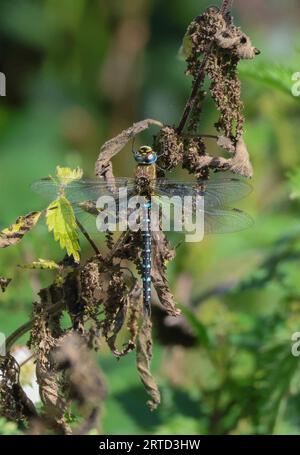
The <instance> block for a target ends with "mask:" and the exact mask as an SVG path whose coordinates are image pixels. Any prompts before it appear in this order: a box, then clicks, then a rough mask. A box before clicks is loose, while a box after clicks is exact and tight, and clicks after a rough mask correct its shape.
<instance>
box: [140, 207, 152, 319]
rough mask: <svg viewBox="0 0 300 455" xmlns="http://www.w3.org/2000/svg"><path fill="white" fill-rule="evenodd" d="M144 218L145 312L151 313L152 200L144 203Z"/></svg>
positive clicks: (143, 275) (143, 269)
mask: <svg viewBox="0 0 300 455" xmlns="http://www.w3.org/2000/svg"><path fill="white" fill-rule="evenodd" d="M144 208H145V210H144V213H145V215H144V220H143V223H142V225H143V230H142V239H143V242H142V243H143V244H142V279H143V304H144V312H145V313H147V314H148V315H150V313H151V251H152V239H151V202H150V201H149V202H147V203H145V204H144Z"/></svg>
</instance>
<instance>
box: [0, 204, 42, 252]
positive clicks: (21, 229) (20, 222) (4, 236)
mask: <svg viewBox="0 0 300 455" xmlns="http://www.w3.org/2000/svg"><path fill="white" fill-rule="evenodd" d="M40 216H41V212H31V213H29V214H28V215H25V216H20V217H19V218H18V219H17V220H16V222H15V223H14V224H12V225H11V226H10V227H9V228H6V229H3V231H1V232H0V248H6V247H8V246H11V245H15V244H16V243H18V242H19V241H20V240H21V239H22V238H23V237H24V235H25V234H27V232H29V231H30V230H31V229H33V228H34V226H35V225H36V224H37V222H38V220H39V218H40Z"/></svg>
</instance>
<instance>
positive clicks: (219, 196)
mask: <svg viewBox="0 0 300 455" xmlns="http://www.w3.org/2000/svg"><path fill="white" fill-rule="evenodd" d="M155 189H156V193H157V194H159V195H163V196H168V197H174V196H179V197H181V198H183V197H184V196H196V195H200V196H203V197H204V203H205V207H208V208H213V207H227V206H230V204H232V203H233V202H237V201H239V200H241V199H243V198H245V197H246V196H247V195H249V194H250V193H251V191H252V187H251V185H250V184H249V183H248V182H246V181H245V180H242V179H239V178H238V177H235V176H228V175H226V176H216V177H213V178H212V179H211V180H202V181H201V180H200V181H198V182H183V181H172V180H167V179H158V180H157V181H156V186H155Z"/></svg>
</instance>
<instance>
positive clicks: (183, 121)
mask: <svg viewBox="0 0 300 455" xmlns="http://www.w3.org/2000/svg"><path fill="white" fill-rule="evenodd" d="M232 3H233V0H223V3H222V6H221V10H220V12H221V14H223V16H224V15H225V14H226V13H227V11H228V9H229V7H231V6H232ZM213 44H214V43H213V42H211V43H210V45H209V46H208V48H207V49H206V51H205V53H204V56H203V59H202V62H201V65H200V68H199V74H198V77H197V79H196V80H195V82H194V84H193V88H192V93H191V95H190V97H189V99H188V101H187V103H186V105H185V108H184V111H183V114H182V118H181V120H180V123H179V126H178V128H177V130H176V131H177V133H178V134H179V135H180V134H181V133H182V131H183V130H184V127H185V125H186V123H187V121H188V118H189V116H190V114H191V112H192V110H193V107H194V105H195V102H196V99H197V95H198V92H199V89H200V87H201V84H202V82H203V80H204V78H205V67H206V63H207V60H208V57H209V54H210V52H211V50H212V47H213Z"/></svg>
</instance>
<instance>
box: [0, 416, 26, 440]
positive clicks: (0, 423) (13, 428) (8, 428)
mask: <svg viewBox="0 0 300 455" xmlns="http://www.w3.org/2000/svg"><path fill="white" fill-rule="evenodd" d="M21 434H22V432H21V431H20V430H18V427H17V425H16V424H15V423H13V422H8V421H7V420H5V419H4V418H2V417H0V435H6V436H11V435H21Z"/></svg>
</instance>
